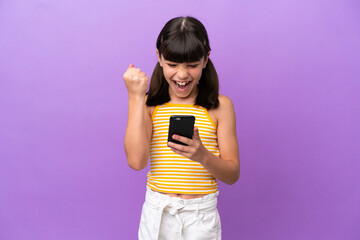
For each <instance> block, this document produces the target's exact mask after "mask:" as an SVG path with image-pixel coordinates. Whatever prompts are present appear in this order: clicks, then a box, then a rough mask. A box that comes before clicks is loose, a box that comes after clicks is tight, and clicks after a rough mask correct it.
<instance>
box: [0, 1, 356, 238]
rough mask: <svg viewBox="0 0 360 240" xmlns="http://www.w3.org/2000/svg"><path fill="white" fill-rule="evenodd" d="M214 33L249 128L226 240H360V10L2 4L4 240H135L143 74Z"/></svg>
mask: <svg viewBox="0 0 360 240" xmlns="http://www.w3.org/2000/svg"><path fill="white" fill-rule="evenodd" d="M179 15H192V16H195V17H197V18H198V19H200V20H201V21H202V22H203V23H204V25H205V26H206V28H207V30H208V33H209V37H210V44H211V47H212V52H211V58H212V60H213V62H214V64H215V66H216V68H217V71H218V73H219V77H220V84H221V88H220V92H221V93H222V94H224V95H227V96H229V97H230V98H231V99H232V100H233V102H234V105H235V110H236V114H237V133H238V138H239V147H240V158H241V176H240V180H239V181H238V182H237V183H236V184H235V185H232V186H227V185H225V184H220V196H219V201H220V202H219V211H220V215H221V217H222V226H223V237H224V239H250V240H257V239H259V240H260V239H261V240H262V239H277V240H279V239H292V240H297V239H299V240H300V239H301V240H302V239H314V240H315V239H316V240H317V239H327V240H332V239H341V240H343V239H349V240H350V239H351V240H355V239H360V227H359V226H360V204H359V203H360V187H359V186H360V177H359V170H360V161H359V160H360V159H359V154H360V152H359V146H360V137H359V136H360V130H359V129H360V128H359V126H358V125H359V122H360V114H359V112H360V111H359V110H360V109H359V102H360V97H359V90H360V89H359V87H360V84H359V80H360V67H359V66H360V2H359V1H357V0H354V1H350V0H338V1H334V0H318V1H301V0H299V1H285V0H284V1H280V0H278V1H276V0H270V1H258V0H256V1H254V0H244V1H222V2H221V1H146V0H143V1H137V2H131V3H130V1H123V2H120V1H116V0H103V1H89V0H87V1H85V0H77V1H73V0H62V1H55V0H48V1H41V0H36V1H35V0H32V1H30V0H2V1H1V2H0V239H1V240H24V239H31V240H32V239H33V240H64V239H65V240H72V239H74V240H78V239H87V240H103V239H106V240H115V239H136V238H137V228H138V222H139V218H140V212H141V206H142V203H143V201H144V193H145V181H146V173H147V170H143V171H140V172H136V171H133V170H132V169H130V168H129V167H128V165H127V162H126V158H125V154H124V149H123V138H124V133H125V127H126V121H127V91H126V89H125V85H124V83H123V80H122V75H123V73H124V71H125V70H126V68H127V66H128V65H129V64H130V63H134V64H135V66H136V67H140V68H141V69H142V70H143V71H144V72H146V73H147V75H150V74H151V73H152V69H153V67H154V66H155V63H156V54H155V41H156V37H157V35H158V33H159V32H160V30H161V28H162V27H163V25H164V24H165V23H166V21H168V20H169V19H170V18H173V17H175V16H179Z"/></svg>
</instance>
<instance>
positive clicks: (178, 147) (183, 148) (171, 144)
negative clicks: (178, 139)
mask: <svg viewBox="0 0 360 240" xmlns="http://www.w3.org/2000/svg"><path fill="white" fill-rule="evenodd" d="M168 146H169V147H170V148H174V149H176V150H178V151H182V152H187V151H186V149H187V147H188V146H184V145H181V144H178V143H174V142H168Z"/></svg>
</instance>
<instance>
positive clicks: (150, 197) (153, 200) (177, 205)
mask: <svg viewBox="0 0 360 240" xmlns="http://www.w3.org/2000/svg"><path fill="white" fill-rule="evenodd" d="M146 189H147V190H146V195H145V204H147V205H148V206H149V207H151V208H153V209H156V214H155V216H154V219H153V220H154V223H155V224H154V232H155V236H156V238H155V239H158V236H159V230H160V223H161V218H162V214H163V212H164V211H166V212H169V214H171V215H173V216H175V217H176V218H177V220H178V221H179V223H180V233H181V231H182V227H183V226H182V222H181V219H180V217H179V213H181V212H186V211H195V213H196V214H199V213H205V212H210V211H214V210H215V209H216V206H217V196H218V195H219V191H217V192H215V193H210V194H208V195H205V196H204V197H202V198H193V199H182V198H179V197H170V196H169V195H166V194H161V193H159V192H155V191H153V190H152V189H151V188H150V187H148V186H147V187H146Z"/></svg>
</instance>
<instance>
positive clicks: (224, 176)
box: [168, 96, 240, 184]
mask: <svg viewBox="0 0 360 240" xmlns="http://www.w3.org/2000/svg"><path fill="white" fill-rule="evenodd" d="M216 111H217V113H216V115H217V116H220V117H219V118H218V127H217V137H218V144H219V151H220V157H217V156H215V155H214V154H212V153H211V152H210V151H208V150H207V149H206V148H205V147H204V145H203V144H202V143H201V140H200V136H199V132H198V129H197V128H195V129H194V137H193V139H188V138H185V137H181V136H178V135H174V137H173V138H174V139H176V140H179V141H181V142H184V143H186V144H188V145H189V146H182V145H179V144H175V143H172V142H169V143H168V144H169V146H170V147H171V148H172V150H173V151H174V152H176V153H178V154H181V155H183V156H185V157H188V158H189V159H191V160H193V161H197V162H199V163H201V164H202V165H203V166H204V167H205V168H206V169H207V170H208V171H209V172H210V173H211V174H212V175H213V176H214V177H215V178H216V179H219V180H220V181H222V182H225V183H227V184H234V183H235V182H236V181H237V180H238V179H239V176H240V161H239V149H238V141H237V136H236V120H235V111H234V107H233V104H232V102H231V100H230V99H229V98H227V97H225V96H222V97H221V98H220V105H219V108H218V109H217V110H216Z"/></svg>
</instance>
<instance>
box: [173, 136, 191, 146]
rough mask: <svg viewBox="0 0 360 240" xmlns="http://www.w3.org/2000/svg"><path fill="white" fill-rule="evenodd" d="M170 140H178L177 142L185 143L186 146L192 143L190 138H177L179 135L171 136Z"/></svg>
mask: <svg viewBox="0 0 360 240" xmlns="http://www.w3.org/2000/svg"><path fill="white" fill-rule="evenodd" d="M172 138H173V139H175V140H178V141H179V142H182V143H185V144H187V145H190V144H191V141H192V139H190V138H187V137H183V136H179V135H176V134H174V135H172Z"/></svg>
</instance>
